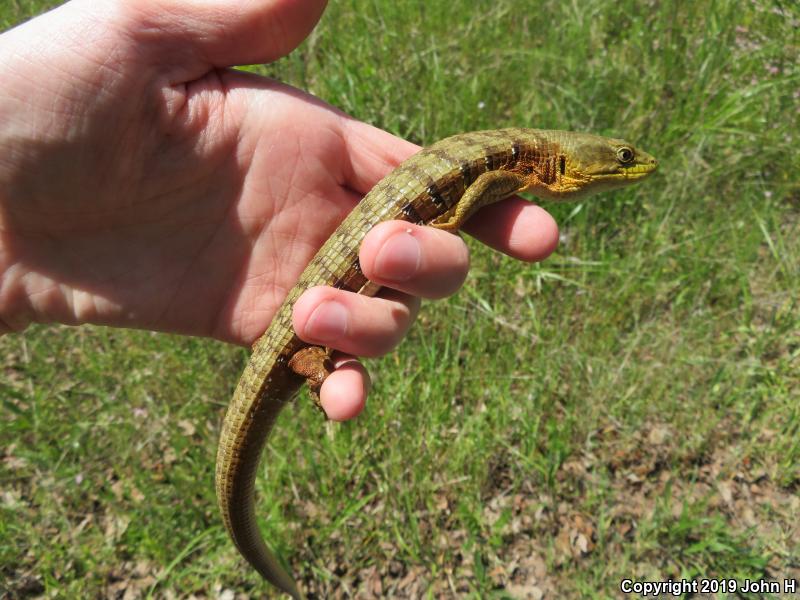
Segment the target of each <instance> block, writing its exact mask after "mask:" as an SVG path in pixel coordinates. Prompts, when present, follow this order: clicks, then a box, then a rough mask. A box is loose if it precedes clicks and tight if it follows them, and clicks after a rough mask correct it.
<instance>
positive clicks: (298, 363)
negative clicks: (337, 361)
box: [288, 346, 335, 412]
mask: <svg viewBox="0 0 800 600" xmlns="http://www.w3.org/2000/svg"><path fill="white" fill-rule="evenodd" d="M332 352H333V351H332V350H331V349H330V348H323V347H322V346H308V347H307V348H303V349H302V350H298V351H297V352H295V353H294V355H292V358H290V359H289V363H288V364H289V368H290V369H291V370H292V371H294V372H295V373H297V374H298V375H300V376H301V377H305V379H306V382H307V383H308V393H309V395H310V396H311V399H312V400H313V401H314V404H315V405H316V407H317V408H318V409H320V410H322V404H321V403H320V399H319V390H320V389H321V388H322V384H323V382H324V381H325V380H326V379H327V378H328V375H330V374H331V373H333V371H334V368H335V367H334V365H333V361H332V360H331V353H332ZM323 412H324V411H323Z"/></svg>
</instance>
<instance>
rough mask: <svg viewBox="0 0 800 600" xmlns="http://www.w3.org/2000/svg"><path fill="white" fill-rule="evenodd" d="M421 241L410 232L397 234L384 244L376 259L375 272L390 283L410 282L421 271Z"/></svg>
mask: <svg viewBox="0 0 800 600" xmlns="http://www.w3.org/2000/svg"><path fill="white" fill-rule="evenodd" d="M421 256H422V255H421V251H420V247H419V241H417V238H415V237H414V236H413V235H411V234H410V233H408V232H405V231H404V232H402V233H396V234H394V235H393V236H391V237H390V238H389V239H388V240H386V241H385V242H384V243H383V246H382V247H381V249H380V250H379V251H378V255H377V257H376V258H375V270H376V271H377V272H378V273H379V274H380V276H381V277H382V278H383V279H385V280H388V281H408V280H409V279H411V278H412V277H413V276H414V275H416V274H417V271H419V265H420V261H421Z"/></svg>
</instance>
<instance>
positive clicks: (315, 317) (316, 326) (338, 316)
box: [304, 300, 347, 344]
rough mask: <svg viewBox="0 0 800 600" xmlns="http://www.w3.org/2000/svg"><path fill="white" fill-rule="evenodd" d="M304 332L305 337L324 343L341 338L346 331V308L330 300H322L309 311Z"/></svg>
mask: <svg viewBox="0 0 800 600" xmlns="http://www.w3.org/2000/svg"><path fill="white" fill-rule="evenodd" d="M304 333H305V335H306V337H307V338H309V339H312V340H314V341H316V342H321V343H324V344H329V343H333V342H335V341H337V340H339V339H341V338H342V337H343V336H344V334H345V333H347V309H346V308H345V307H344V306H342V305H341V304H339V303H338V302H334V301H332V300H327V301H326V302H323V303H322V304H320V305H319V306H318V307H317V308H315V309H314V312H312V313H311V316H310V317H309V318H308V321H307V322H306V327H305V331H304Z"/></svg>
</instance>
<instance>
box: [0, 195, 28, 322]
mask: <svg viewBox="0 0 800 600" xmlns="http://www.w3.org/2000/svg"><path fill="white" fill-rule="evenodd" d="M0 210H2V207H1V206H0ZM9 237H10V235H9V234H8V232H7V231H5V230H4V229H2V220H1V219H0V335H3V334H6V333H10V332H14V331H22V330H23V329H25V328H26V327H27V326H28V325H29V324H30V323H31V321H33V320H34V319H33V315H32V311H31V305H30V302H29V299H28V295H27V293H26V291H25V285H24V280H25V276H24V273H23V269H22V267H21V265H20V264H18V263H16V262H15V261H14V260H13V259H12V257H11V247H12V245H11V244H10V242H9Z"/></svg>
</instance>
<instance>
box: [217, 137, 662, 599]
mask: <svg viewBox="0 0 800 600" xmlns="http://www.w3.org/2000/svg"><path fill="white" fill-rule="evenodd" d="M657 165H658V163H657V161H656V159H655V158H653V157H652V156H651V155H650V154H648V153H646V152H644V151H642V150H640V149H638V148H636V147H634V146H633V145H632V144H629V143H628V142H626V141H624V140H620V139H612V138H606V137H602V136H598V135H593V134H587V133H576V132H570V131H556V130H541V129H522V128H515V129H499V130H492V131H476V132H471V133H463V134H458V135H455V136H452V137H449V138H445V139H443V140H441V141H439V142H436V143H434V144H433V145H431V146H429V147H427V148H425V149H423V150H421V151H420V152H418V153H417V154H415V155H413V156H412V157H411V158H409V159H407V160H406V161H404V162H403V163H401V164H400V166H398V167H397V168H396V169H394V170H393V171H392V172H391V173H389V174H388V175H387V176H386V177H384V178H383V179H382V180H381V181H379V182H378V184H377V185H375V187H373V188H372V189H371V190H370V191H369V192H368V193H367V194H366V196H364V198H363V199H362V200H361V202H360V203H359V204H358V205H356V206H355V208H354V209H353V210H352V211H351V212H350V214H349V215H348V216H347V218H345V220H344V221H342V223H341V224H340V225H339V227H338V228H337V229H336V230H335V231H334V232H333V234H332V235H331V236H330V237H329V238H328V240H327V241H326V242H325V243H324V244H323V245H322V247H321V248H320V249H319V251H318V252H317V254H316V255H315V256H314V258H313V259H312V260H311V262H310V263H309V264H308V266H307V267H306V268H305V270H304V271H303V273H302V274H301V275H300V278H299V280H298V282H297V284H296V285H295V287H294V288H292V289H291V290H290V291H289V293H288V295H287V297H286V299H285V300H284V302H283V304H282V305H281V307H280V308H279V309H278V312H277V313H276V315H275V317H274V318H273V320H272V322H271V324H270V325H269V327H268V328H267V330H266V331H265V332H264V334H263V335H262V336H261V337H260V338H258V339H257V340H256V342H255V343H254V345H253V348H252V354H251V356H250V359H249V362H248V363H247V365H246V366H245V369H244V371H243V373H242V376H241V378H240V380H239V383H238V385H237V387H236V390H235V392H234V395H233V397H232V399H231V401H230V404H229V406H228V410H227V414H226V416H225V419H224V421H223V425H222V431H221V434H220V439H219V448H218V453H217V465H216V492H217V499H218V504H219V508H220V512H221V514H222V519H223V522H224V524H225V528H226V529H227V531H228V533H229V534H230V537H231V538H232V540H233V542H234V544H235V545H236V547H237V548H238V550H239V552H240V553H241V554H242V556H243V557H244V558H245V559H246V560H247V561H248V562H249V563H250V564H251V565H252V566H253V567H254V568H255V569H256V570H257V571H258V572H259V573H260V574H261V576H262V577H264V578H265V579H266V580H267V581H269V582H270V583H272V584H273V585H274V586H276V587H277V588H279V589H280V590H282V591H283V592H285V593H287V594H289V595H290V596H291V597H292V598H294V599H298V598H303V595H302V594H301V592H300V591H299V590H298V588H297V586H296V585H295V583H294V581H293V579H292V577H291V576H290V575H289V574H288V573H287V572H286V571H285V570H284V568H283V567H282V566H281V564H280V563H279V562H278V560H277V558H276V557H275V555H274V554H273V553H272V552H271V551H270V550H269V548H268V547H267V545H266V543H265V542H264V540H263V538H262V536H261V533H260V531H259V529H258V525H257V522H256V514H255V498H254V486H255V477H256V471H257V469H258V466H259V460H260V456H261V454H262V451H263V448H264V446H265V444H266V441H267V438H268V436H269V433H270V431H271V430H272V427H273V425H274V423H275V420H276V418H277V417H278V414H279V413H280V411H281V409H282V408H283V407H284V406H285V405H286V404H287V403H288V402H289V401H290V400H291V399H292V398H293V397H294V395H295V394H296V392H297V391H298V390H299V388H300V387H301V385H302V384H303V382H304V381H308V383H309V389H310V390H311V393H312V397H315V395H316V394H317V393H318V391H319V389H320V387H321V385H322V382H323V381H324V379H325V377H326V376H327V375H328V374H329V373H330V372H331V370H332V363H331V361H330V354H331V350H330V349H329V348H322V347H319V346H312V345H310V344H307V343H305V342H303V341H302V340H300V338H299V337H298V336H297V334H296V333H295V332H294V330H293V328H292V309H293V307H294V304H295V302H296V301H297V299H298V298H299V297H300V295H301V294H302V293H303V292H304V291H305V290H307V289H309V288H310V287H313V286H317V285H328V286H334V287H337V288H340V289H345V290H349V291H351V292H357V293H360V294H366V295H370V296H372V295H375V294H376V293H378V291H379V290H380V287H379V286H378V285H376V284H374V283H372V282H370V281H369V280H367V278H366V277H365V276H364V274H363V273H362V271H361V268H360V265H359V260H358V252H359V247H360V245H361V241H362V240H363V239H364V236H365V235H366V233H367V232H368V231H369V230H370V229H371V228H372V227H373V226H375V225H376V224H377V223H379V222H382V221H387V220H391V219H400V220H404V221H408V222H413V223H417V224H424V225H429V226H432V227H436V228H438V229H442V230H445V231H450V232H456V231H458V229H460V227H461V226H462V225H463V223H464V222H465V221H466V220H467V219H468V218H469V217H470V216H472V215H473V214H474V213H475V212H476V211H477V210H478V209H480V208H482V207H484V206H487V205H489V204H492V203H494V202H498V201H500V200H503V199H504V198H507V197H509V196H511V195H514V194H517V193H520V192H530V193H532V194H533V195H535V196H537V197H539V198H542V199H545V200H574V199H577V198H582V197H585V196H587V195H589V194H593V193H595V192H599V191H604V190H610V189H614V188H620V187H624V186H627V185H629V184H632V183H634V182H637V181H640V180H642V179H643V178H644V177H646V176H648V175H649V174H651V173H652V172H653V171H655V170H656V167H657ZM316 400H317V402H318V396H316Z"/></svg>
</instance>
